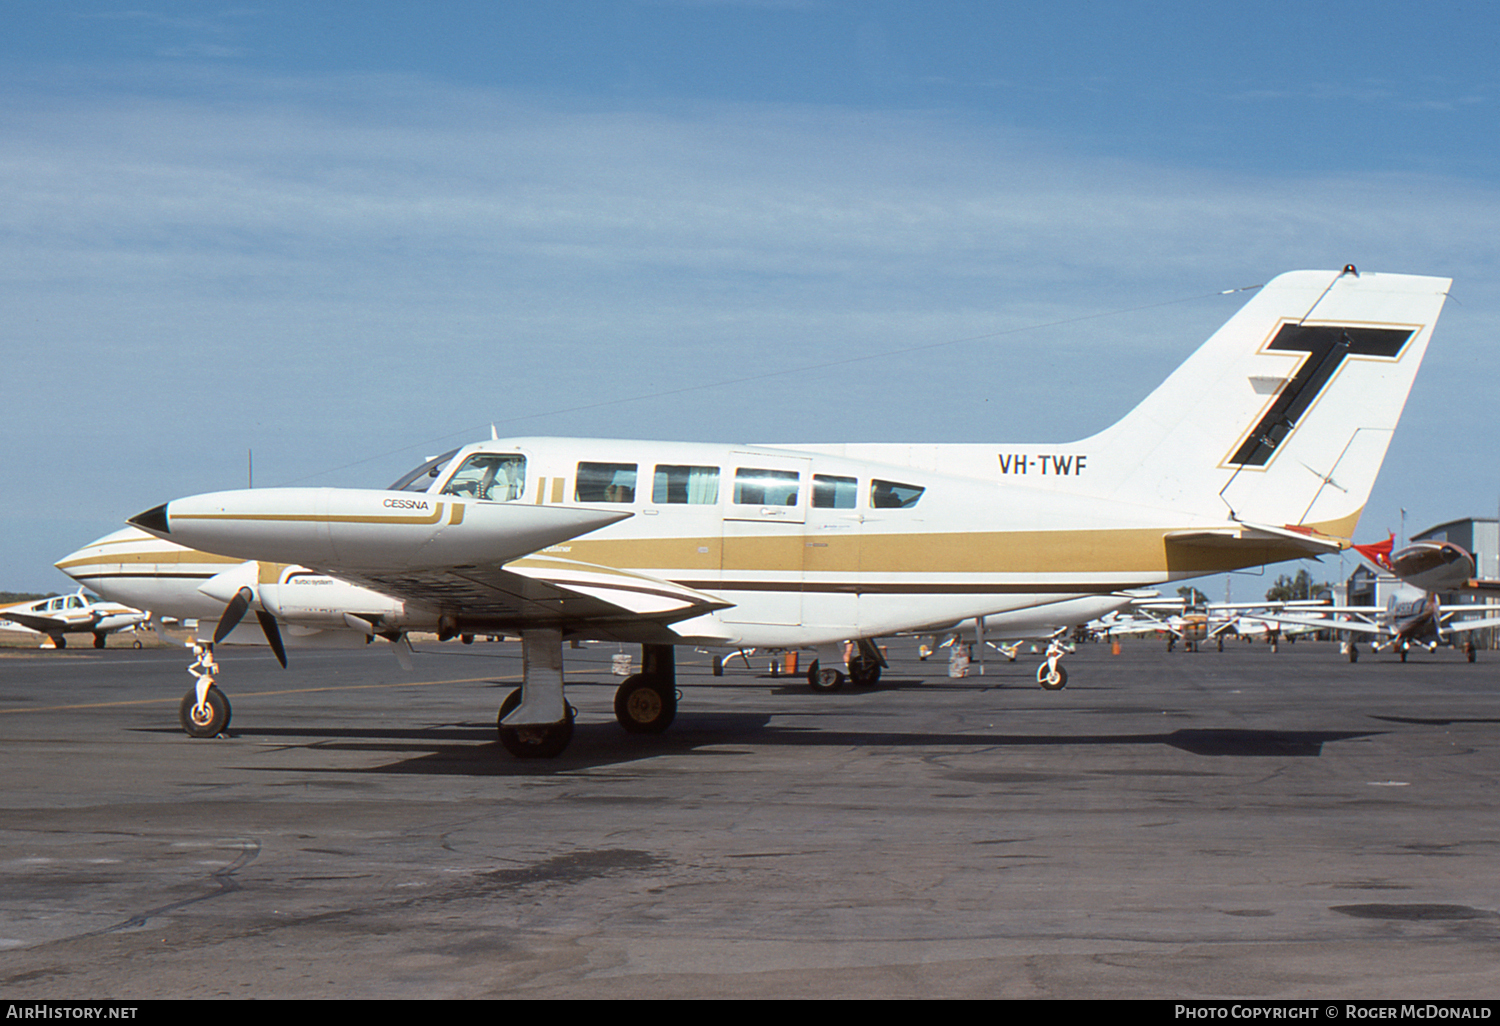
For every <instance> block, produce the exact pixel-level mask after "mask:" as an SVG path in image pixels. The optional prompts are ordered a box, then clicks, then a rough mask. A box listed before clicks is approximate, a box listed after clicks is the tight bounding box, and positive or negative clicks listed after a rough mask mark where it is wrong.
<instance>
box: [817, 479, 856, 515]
mask: <svg viewBox="0 0 1500 1026" xmlns="http://www.w3.org/2000/svg"><path fill="white" fill-rule="evenodd" d="M858 496H859V481H858V480H856V479H855V478H852V477H834V476H833V475H832V474H814V475H813V497H812V504H813V506H814V508H816V509H853V508H854V500H855V499H856V498H857V497H858Z"/></svg>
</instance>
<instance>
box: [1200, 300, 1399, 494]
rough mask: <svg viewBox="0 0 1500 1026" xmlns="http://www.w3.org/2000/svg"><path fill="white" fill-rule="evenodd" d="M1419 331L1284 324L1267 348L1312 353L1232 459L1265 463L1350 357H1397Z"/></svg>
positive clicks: (1249, 464)
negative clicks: (1346, 358) (1340, 366)
mask: <svg viewBox="0 0 1500 1026" xmlns="http://www.w3.org/2000/svg"><path fill="white" fill-rule="evenodd" d="M1415 334H1416V331H1415V330H1414V329H1411V328H1355V327H1349V328H1345V327H1340V326H1338V325H1336V324H1317V325H1300V324H1283V325H1282V326H1281V330H1280V331H1278V332H1277V333H1276V337H1275V338H1274V339H1272V340H1271V344H1270V345H1269V346H1268V347H1267V349H1268V350H1271V351H1277V350H1279V351H1282V352H1293V353H1307V354H1308V356H1307V359H1305V360H1303V361H1302V365H1301V366H1300V367H1298V368H1297V373H1296V374H1295V375H1293V376H1292V379H1291V380H1290V381H1288V382H1287V383H1286V387H1285V388H1283V389H1282V390H1281V394H1280V395H1278V396H1277V397H1276V401H1275V402H1274V403H1272V404H1271V408H1270V409H1269V410H1267V411H1266V415H1265V416H1264V417H1262V418H1261V419H1260V423H1259V424H1257V425H1255V430H1254V431H1252V432H1250V437H1249V438H1247V439H1245V444H1244V445H1241V446H1240V447H1239V449H1238V450H1237V451H1236V452H1235V454H1234V455H1233V456H1231V457H1230V458H1229V462H1230V463H1237V464H1239V465H1240V466H1244V467H1263V466H1265V465H1266V461H1267V460H1269V459H1270V458H1271V454H1272V453H1274V452H1275V451H1276V447H1277V446H1279V445H1280V444H1281V443H1282V441H1283V440H1284V439H1285V438H1286V436H1287V435H1289V434H1291V433H1292V429H1293V428H1295V427H1296V426H1297V421H1298V420H1299V419H1301V417H1302V414H1304V413H1306V412H1307V408H1308V407H1309V406H1311V405H1312V404H1313V400H1315V399H1317V398H1318V396H1319V395H1321V394H1322V392H1323V389H1324V388H1325V387H1327V385H1328V382H1329V381H1331V380H1332V379H1333V374H1334V371H1336V370H1338V369H1339V365H1340V364H1342V363H1343V362H1344V359H1345V357H1349V356H1384V357H1388V358H1389V357H1396V356H1400V355H1401V350H1402V349H1404V348H1405V347H1406V343H1407V342H1409V341H1411V337H1412V336H1413V335H1415Z"/></svg>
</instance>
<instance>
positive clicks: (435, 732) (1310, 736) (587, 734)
mask: <svg viewBox="0 0 1500 1026" xmlns="http://www.w3.org/2000/svg"><path fill="white" fill-rule="evenodd" d="M771 720H772V716H771V715H770V714H766V713H723V712H718V713H698V714H694V713H685V714H682V715H680V716H679V717H678V719H677V722H676V723H675V724H674V725H673V727H672V729H671V731H670V732H668V733H666V734H662V735H659V736H655V737H642V736H635V735H629V734H626V733H624V732H623V731H621V730H620V728H619V727H618V726H617V725H616V724H614V723H609V722H603V721H601V722H596V723H579V724H577V725H576V727H575V728H574V735H573V743H572V745H571V746H570V747H569V749H568V751H567V752H566V753H564V754H563V755H562V756H560V757H559V758H556V759H539V760H529V759H515V758H512V757H511V756H510V755H508V754H507V753H506V752H505V751H504V750H503V749H502V748H501V747H500V744H499V742H498V741H497V740H495V731H494V727H492V726H488V725H483V724H477V723H475V724H468V723H464V724H450V725H446V726H441V727H435V728H431V729H425V730H423V729H401V728H395V729H391V728H382V729H378V730H376V729H368V728H357V729H356V728H339V727H327V728H320V729H317V730H316V731H312V730H309V729H306V728H287V727H251V728H248V729H243V730H241V729H236V728H233V727H231V729H230V735H231V737H232V738H241V739H244V740H247V741H252V742H259V743H261V744H265V743H267V742H271V741H274V740H276V739H285V740H286V741H287V745H288V747H298V748H304V747H305V748H307V749H308V750H309V751H310V752H312V753H317V752H329V753H335V752H365V753H386V754H388V755H390V756H392V757H394V759H395V761H393V762H391V763H388V764H386V765H382V766H374V767H366V768H361V769H350V768H347V767H333V766H314V767H300V768H299V772H314V773H319V772H326V773H378V774H387V773H397V774H428V775H432V776H474V777H486V776H520V777H531V776H547V775H551V774H555V773H566V772H575V771H577V770H579V769H588V768H596V767H602V766H610V765H618V764H622V763H629V762H637V761H639V760H642V759H650V758H656V757H660V756H670V755H679V756H680V755H693V756H700V757H704V758H713V757H715V756H722V755H725V754H730V753H727V752H723V751H717V750H715V749H719V748H721V747H722V746H734V745H755V746H760V747H782V748H792V747H802V746H810V747H829V746H832V747H840V748H845V747H855V746H857V747H861V748H945V747H948V748H970V749H973V748H979V749H984V748H994V749H1009V748H1016V749H1019V748H1037V747H1043V748H1046V747H1053V748H1077V747H1093V746H1105V745H1130V746H1142V745H1167V746H1169V747H1172V748H1176V749H1179V750H1180V751H1184V752H1187V753H1189V754H1192V755H1198V756H1205V757H1215V756H1221V757H1222V756H1227V757H1238V758H1263V757H1281V758H1317V757H1319V756H1321V755H1322V754H1323V745H1325V744H1327V743H1329V742H1332V741H1348V740H1351V739H1355V738H1363V737H1371V736H1374V735H1375V734H1379V733H1382V732H1380V731H1327V730H1315V731H1295V730H1246V729H1187V730H1174V731H1170V732H1167V733H1153V734H990V733H921V732H912V733H898V732H893V731H875V730H871V731H850V730H826V729H822V728H820V727H807V726H785V725H776V724H773V723H772V722H771ZM184 743H196V744H203V743H207V742H203V741H197V742H187V741H186V740H185V742H184Z"/></svg>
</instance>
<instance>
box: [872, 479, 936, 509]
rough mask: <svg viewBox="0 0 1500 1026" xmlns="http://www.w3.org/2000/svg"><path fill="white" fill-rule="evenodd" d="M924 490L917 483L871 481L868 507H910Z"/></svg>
mask: <svg viewBox="0 0 1500 1026" xmlns="http://www.w3.org/2000/svg"><path fill="white" fill-rule="evenodd" d="M926 490H927V489H925V488H922V487H920V486H918V485H910V484H901V483H899V482H897V481H880V480H875V481H871V482H870V507H871V508H872V509H911V508H912V507H913V506H915V505H916V504H917V500H918V499H920V498H921V497H922V493H923V492H924V491H926Z"/></svg>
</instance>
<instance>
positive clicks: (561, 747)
mask: <svg viewBox="0 0 1500 1026" xmlns="http://www.w3.org/2000/svg"><path fill="white" fill-rule="evenodd" d="M520 705H521V689H520V688H516V690H514V691H512V692H511V693H510V695H509V697H507V698H506V699H505V701H504V702H501V703H500V714H499V715H498V716H497V717H496V718H495V727H496V729H497V730H498V731H499V734H500V743H501V744H502V745H504V746H505V750H506V751H507V752H509V753H510V754H511V755H514V756H515V757H516V758H517V759H555V758H557V757H558V756H559V755H561V754H562V753H563V752H564V751H565V750H566V749H567V747H568V745H569V744H571V743H572V741H573V717H574V716H575V715H576V714H577V710H575V709H574V708H573V707H572V706H571V705H568V704H567V703H566V702H564V703H563V706H564V708H566V709H567V711H568V718H567V719H565V720H563V721H562V722H561V723H546V724H542V725H539V726H527V727H507V726H505V725H504V724H503V723H502V722H501V721H502V720H504V719H505V717H507V716H509V715H510V714H511V713H513V712H515V711H516V709H517V708H519V707H520Z"/></svg>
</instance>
